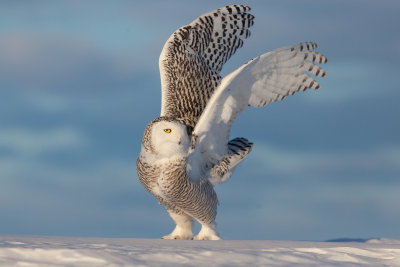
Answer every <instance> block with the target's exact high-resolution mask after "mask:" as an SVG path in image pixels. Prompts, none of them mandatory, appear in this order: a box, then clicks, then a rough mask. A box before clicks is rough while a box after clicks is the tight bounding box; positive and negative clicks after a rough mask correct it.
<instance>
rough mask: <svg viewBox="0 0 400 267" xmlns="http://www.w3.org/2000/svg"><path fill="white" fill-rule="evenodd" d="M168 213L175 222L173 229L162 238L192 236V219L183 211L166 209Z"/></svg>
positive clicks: (185, 237) (186, 237)
mask: <svg viewBox="0 0 400 267" xmlns="http://www.w3.org/2000/svg"><path fill="white" fill-rule="evenodd" d="M167 211H168V213H169V215H170V216H171V218H172V219H173V220H174V222H175V223H176V227H175V229H174V230H173V231H172V233H170V234H169V235H166V236H163V237H162V239H191V238H192V236H193V231H192V229H193V220H192V218H191V217H190V216H189V215H187V214H186V213H184V212H183V211H177V210H170V209H167Z"/></svg>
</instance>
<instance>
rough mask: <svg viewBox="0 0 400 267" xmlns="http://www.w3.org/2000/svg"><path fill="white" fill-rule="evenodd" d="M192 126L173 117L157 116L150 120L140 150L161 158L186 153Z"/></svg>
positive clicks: (189, 143) (189, 144)
mask: <svg viewBox="0 0 400 267" xmlns="http://www.w3.org/2000/svg"><path fill="white" fill-rule="evenodd" d="M191 136H192V127H190V126H188V125H186V124H184V123H183V122H182V121H180V120H177V119H175V118H169V117H159V118H156V119H154V120H153V121H152V122H150V123H149V124H148V125H147V127H146V129H145V131H144V133H143V138H142V150H143V149H145V150H146V151H147V152H151V153H152V154H154V155H157V156H159V157H161V158H165V157H172V156H176V155H187V152H188V150H189V148H190V146H191Z"/></svg>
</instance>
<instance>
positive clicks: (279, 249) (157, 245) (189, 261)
mask: <svg viewBox="0 0 400 267" xmlns="http://www.w3.org/2000/svg"><path fill="white" fill-rule="evenodd" d="M177 265H178V266H179V265H184V266H208V267H211V266H293V265H296V266H359V265H370V266H400V240H390V239H372V240H368V241H366V242H293V241H181V240H156V239H134V238H126V239H123V238H120V239H114V238H76V237H41V236H0V266H177Z"/></svg>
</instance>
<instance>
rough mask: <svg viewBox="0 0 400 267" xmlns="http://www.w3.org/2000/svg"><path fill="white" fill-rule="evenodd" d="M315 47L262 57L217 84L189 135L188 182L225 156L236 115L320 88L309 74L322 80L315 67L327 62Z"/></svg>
mask: <svg viewBox="0 0 400 267" xmlns="http://www.w3.org/2000/svg"><path fill="white" fill-rule="evenodd" d="M316 46H317V45H316V44H315V43H311V42H307V43H301V44H298V45H295V46H291V47H285V48H281V49H277V50H274V51H271V52H268V53H265V54H263V55H261V56H258V57H256V58H254V59H252V60H250V61H249V62H247V63H246V64H244V65H242V66H241V67H240V68H238V69H237V70H235V71H233V72H232V73H230V74H229V75H227V76H226V77H225V78H224V79H223V80H222V81H221V84H220V85H219V87H218V88H217V89H216V91H215V93H214V94H213V96H212V97H211V99H210V101H209V102H208V104H207V107H206V109H205V110H204V112H203V114H202V115H201V117H200V119H199V121H198V123H197V125H196V127H195V128H194V131H193V136H194V137H195V141H194V142H195V143H194V148H193V151H192V152H191V154H190V155H189V159H188V162H189V171H190V172H191V174H190V176H191V179H193V180H197V179H201V177H202V176H203V175H204V173H205V172H207V171H208V170H209V169H210V168H211V167H212V166H213V165H215V164H218V163H219V162H220V161H221V160H222V159H223V158H224V156H225V155H226V154H227V149H228V147H227V144H228V140H229V134H230V129H231V126H232V123H233V121H234V120H235V118H236V117H237V115H238V114H239V113H240V112H242V111H243V110H245V109H247V108H248V107H249V106H254V107H262V106H265V105H267V104H268V103H271V102H275V101H278V100H282V99H284V98H285V97H286V96H288V95H292V94H294V93H296V92H299V91H304V90H306V89H309V88H312V89H318V88H319V87H320V85H319V84H318V83H317V82H316V81H315V80H314V79H313V78H312V77H311V76H310V74H312V75H314V76H320V77H323V76H325V74H326V73H325V71H324V70H323V69H322V68H320V67H319V66H317V65H316V63H326V62H327V58H326V57H325V56H323V55H321V54H319V53H316V52H314V51H313V50H314V49H315V48H316ZM203 177H204V176H203Z"/></svg>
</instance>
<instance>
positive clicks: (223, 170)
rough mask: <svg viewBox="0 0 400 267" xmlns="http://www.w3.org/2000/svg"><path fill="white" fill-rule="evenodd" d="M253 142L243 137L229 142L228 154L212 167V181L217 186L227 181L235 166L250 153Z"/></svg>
mask: <svg viewBox="0 0 400 267" xmlns="http://www.w3.org/2000/svg"><path fill="white" fill-rule="evenodd" d="M252 147H253V143H252V142H250V141H249V140H247V139H246V138H243V137H237V138H235V139H232V140H230V141H229V142H228V151H229V152H228V154H227V155H226V157H224V158H223V159H222V160H221V161H220V163H219V164H218V165H215V166H214V167H213V168H212V169H211V179H210V182H211V183H212V184H213V185H214V186H215V185H217V184H220V183H223V182H226V181H227V180H228V179H229V178H230V177H231V174H232V172H233V170H234V169H235V167H236V166H237V165H238V164H239V163H240V162H241V161H242V160H243V159H244V158H245V157H246V156H247V155H248V154H249V153H250V151H251V148H252Z"/></svg>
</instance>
